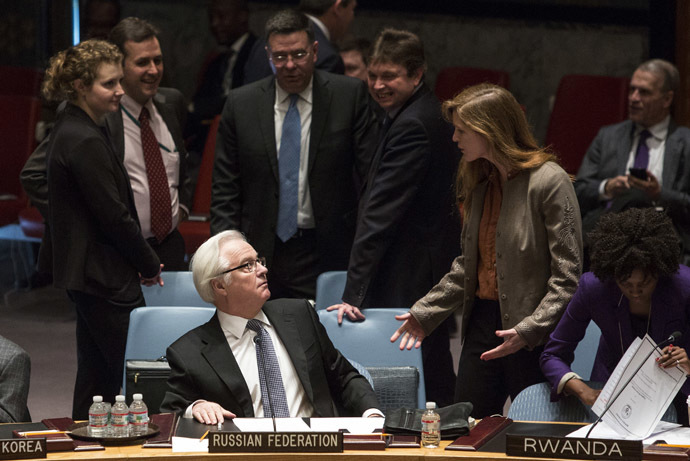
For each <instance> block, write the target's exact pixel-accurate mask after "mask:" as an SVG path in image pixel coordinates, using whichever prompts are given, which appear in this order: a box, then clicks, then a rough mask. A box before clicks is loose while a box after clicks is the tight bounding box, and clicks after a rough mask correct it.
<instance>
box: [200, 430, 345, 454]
mask: <svg viewBox="0 0 690 461" xmlns="http://www.w3.org/2000/svg"><path fill="white" fill-rule="evenodd" d="M342 451H343V433H342V432H211V433H209V434H208V452H209V453H242V452H252V453H296V452H308V453H342Z"/></svg>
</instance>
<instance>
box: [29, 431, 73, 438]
mask: <svg viewBox="0 0 690 461" xmlns="http://www.w3.org/2000/svg"><path fill="white" fill-rule="evenodd" d="M21 434H22V435H23V436H25V437H28V436H31V435H53V434H67V431H56V430H47V431H37V432H22V433H21Z"/></svg>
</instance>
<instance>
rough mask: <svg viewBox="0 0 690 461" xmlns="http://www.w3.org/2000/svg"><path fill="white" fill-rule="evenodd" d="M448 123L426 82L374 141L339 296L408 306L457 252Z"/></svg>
mask: <svg viewBox="0 0 690 461" xmlns="http://www.w3.org/2000/svg"><path fill="white" fill-rule="evenodd" d="M452 136H453V128H452V127H451V125H450V124H449V123H447V122H445V121H444V120H443V118H442V117H441V110H440V105H439V102H438V100H437V99H436V97H435V96H434V94H433V93H432V92H431V90H429V88H428V87H427V86H426V85H423V86H422V87H421V88H420V89H419V90H418V91H417V92H416V93H414V94H413V95H412V97H411V98H410V99H409V100H408V101H407V102H406V103H405V105H404V106H403V107H402V109H401V110H400V111H399V112H398V114H397V115H396V117H395V118H394V119H393V121H392V123H391V125H390V126H389V128H388V131H387V132H386V133H385V134H384V136H383V138H382V140H381V142H380V143H379V146H378V149H377V151H376V155H375V156H374V159H373V161H372V164H371V168H370V170H369V175H368V178H367V183H366V189H365V192H364V194H363V196H362V199H361V202H360V210H359V217H358V220H357V233H356V234H355V241H354V245H353V247H352V252H351V255H350V264H349V268H348V273H347V284H346V287H345V292H344V294H343V301H345V302H347V303H350V304H352V305H354V306H358V307H364V308H366V307H408V306H411V305H412V304H413V303H414V302H415V301H417V300H418V299H419V298H421V297H422V296H424V295H425V294H426V293H427V292H428V291H429V290H430V289H431V288H432V287H433V286H434V285H435V284H436V283H437V282H438V281H439V280H440V279H441V277H442V276H443V275H445V274H446V273H447V272H448V270H449V269H450V264H451V262H452V261H453V259H454V258H455V257H456V256H458V255H459V254H460V219H459V216H458V213H457V207H456V206H455V195H454V192H453V178H454V177H455V171H456V169H457V165H458V161H459V159H460V152H459V151H458V150H457V148H456V146H455V143H454V142H453V140H452Z"/></svg>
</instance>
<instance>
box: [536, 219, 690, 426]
mask: <svg viewBox="0 0 690 461" xmlns="http://www.w3.org/2000/svg"><path fill="white" fill-rule="evenodd" d="M590 237H591V239H592V242H593V243H592V247H591V257H592V258H591V260H592V264H591V268H592V272H587V273H586V274H584V275H583V276H582V278H581V279H580V283H579V286H578V289H577V291H576V292H575V295H574V296H573V298H572V300H571V301H570V304H569V305H568V308H567V309H566V311H565V313H564V314H563V317H562V318H561V320H560V322H559V323H558V325H557V326H556V329H555V330H554V331H553V333H551V337H550V339H549V342H548V343H547V344H546V346H545V348H544V352H543V353H542V355H541V369H542V371H543V373H544V376H546V378H547V379H548V380H549V382H550V383H551V386H552V393H551V396H552V400H554V401H555V400H558V399H559V398H560V396H561V395H562V394H566V395H576V396H577V397H578V398H579V399H580V400H581V401H582V403H584V404H585V405H589V406H591V405H592V404H593V403H594V401H595V400H596V398H597V396H598V395H599V392H601V391H600V390H595V389H592V388H591V387H589V386H588V385H587V384H586V383H585V382H584V381H583V380H582V379H581V378H580V377H579V376H578V375H577V374H576V373H574V372H573V371H572V370H571V369H570V364H571V363H572V362H573V355H574V351H575V347H577V345H578V343H579V342H580V341H581V340H582V338H583V337H584V335H585V330H586V329H587V326H588V325H589V322H590V321H593V322H594V323H596V324H597V326H598V327H599V328H600V329H601V340H600V342H599V349H598V351H597V355H596V359H595V361H594V366H593V368H592V375H591V380H592V381H602V382H603V381H606V380H607V379H608V378H609V376H610V375H611V373H612V372H613V370H614V368H615V367H616V365H617V364H618V361H619V360H620V359H621V357H622V356H623V354H624V353H625V351H626V350H627V348H628V347H629V346H630V344H631V343H632V341H633V340H634V338H635V337H637V336H639V337H644V335H645V334H647V333H649V335H650V336H651V337H652V339H654V341H655V342H657V343H659V342H661V341H663V340H664V339H666V338H668V336H669V335H670V334H671V333H673V332H674V331H680V332H682V333H683V336H682V337H681V338H680V340H679V341H678V342H677V343H676V344H672V345H668V346H667V347H665V348H664V349H663V355H662V356H661V357H660V360H659V366H663V367H666V368H668V367H672V366H679V367H681V368H682V369H683V370H685V372H686V373H690V362H689V361H688V356H687V354H686V352H685V351H686V349H687V348H688V345H690V268H688V267H686V266H682V265H679V264H678V261H679V258H680V244H679V241H678V237H677V236H676V232H675V230H674V228H673V224H672V223H671V220H670V219H669V218H668V217H667V216H666V215H665V214H664V213H663V212H659V211H656V210H655V209H653V208H644V209H639V208H632V209H629V210H627V211H624V212H622V213H616V214H613V213H612V214H607V215H604V216H602V218H601V220H600V221H599V224H598V225H597V227H596V228H595V229H594V231H593V232H592V233H591V234H590ZM688 393H690V381H688V382H686V383H685V385H684V386H683V388H682V390H681V394H682V396H687V395H688ZM682 396H681V395H680V394H679V397H678V398H677V399H676V401H677V403H678V405H682V410H681V409H680V408H679V411H678V416H679V419H680V418H681V417H684V418H687V411H686V410H685V398H684V397H682ZM681 397H682V399H681ZM685 421H687V419H686V420H685Z"/></svg>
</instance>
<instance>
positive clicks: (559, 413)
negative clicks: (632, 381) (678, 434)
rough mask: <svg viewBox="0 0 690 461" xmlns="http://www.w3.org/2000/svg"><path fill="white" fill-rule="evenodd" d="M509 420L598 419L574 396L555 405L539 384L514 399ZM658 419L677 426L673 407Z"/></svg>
mask: <svg viewBox="0 0 690 461" xmlns="http://www.w3.org/2000/svg"><path fill="white" fill-rule="evenodd" d="M585 382H586V384H587V385H588V386H589V387H591V388H592V389H602V388H603V387H604V383H601V382H594V381H585ZM508 418H511V419H513V420H515V421H554V422H571V423H593V422H594V421H596V420H597V415H596V414H594V412H593V411H592V410H591V409H590V408H589V407H587V406H585V405H584V404H583V403H582V402H581V401H580V399H578V398H577V397H575V396H574V395H569V396H562V397H561V398H560V400H558V401H557V402H552V401H551V385H550V384H549V383H539V384H533V385H531V386H529V387H527V388H525V389H523V390H522V391H521V392H520V393H519V394H518V395H517V396H516V397H515V400H514V401H513V402H512V403H511V405H510V408H509V409H508ZM661 419H662V420H663V421H667V422H670V423H676V422H677V421H678V413H677V412H676V407H675V406H673V404H671V405H669V407H668V408H667V409H666V412H665V413H664V415H663V416H662V417H661Z"/></svg>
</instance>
